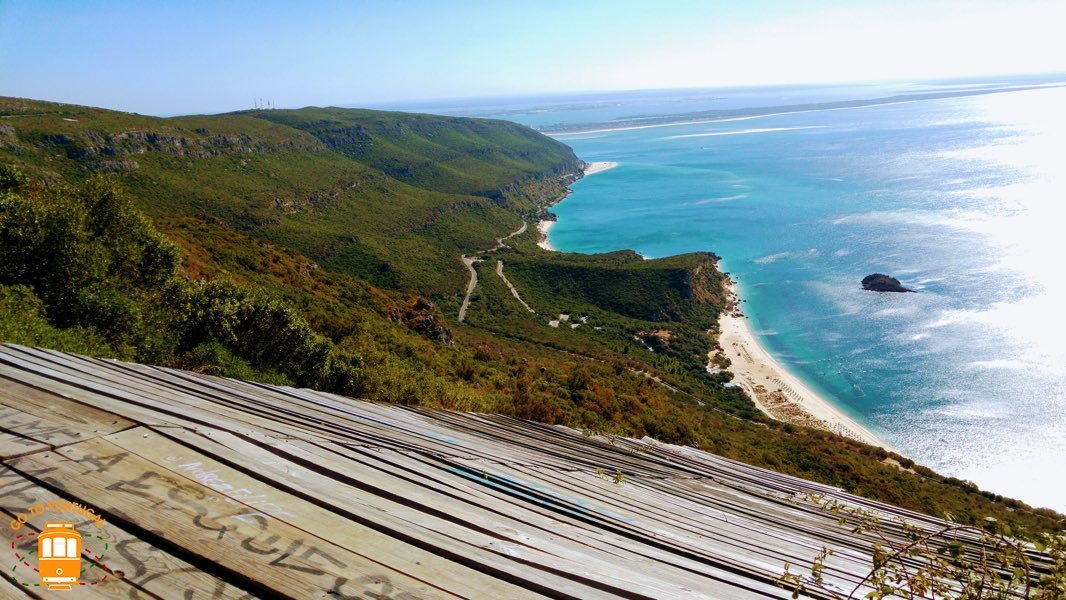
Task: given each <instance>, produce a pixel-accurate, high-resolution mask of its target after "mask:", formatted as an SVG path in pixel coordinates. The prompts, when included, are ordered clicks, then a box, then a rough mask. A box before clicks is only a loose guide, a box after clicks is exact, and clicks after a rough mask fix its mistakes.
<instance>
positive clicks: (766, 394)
mask: <svg viewBox="0 0 1066 600" xmlns="http://www.w3.org/2000/svg"><path fill="white" fill-rule="evenodd" d="M730 292H731V294H732V296H733V299H734V306H735V307H737V308H735V309H734V310H733V312H731V313H722V315H721V317H720V318H719V321H718V324H719V327H720V329H721V335H720V337H719V345H720V346H721V347H722V351H723V353H724V354H725V356H726V357H727V358H729V360H730V362H731V364H730V367H729V371H731V372H732V373H733V374H734V375H735V378H734V380H733V381H734V382H735V383H737V384H738V385H740V386H742V387H743V388H744V389H745V390H746V391H747V392H748V395H749V396H750V397H751V398H752V399H753V400H754V401H755V404H756V405H757V406H758V407H759V409H760V410H762V411H763V412H764V413H766V414H767V415H769V416H771V417H773V418H775V419H777V420H779V421H784V422H786V423H792V424H795V425H806V426H808V427H815V428H817V429H824V430H827V431H832V432H834V433H838V434H840V435H843V436H846V437H849V438H852V439H855V440H859V441H861V442H866V443H867V444H872V445H875V446H881V447H882V448H885V449H887V450H891V451H894V450H893V448H892V447H891V446H889V445H888V444H886V443H885V442H883V441H882V440H880V439H878V438H877V436H875V435H874V434H872V433H870V431H868V430H867V429H866V428H865V427H863V426H862V425H859V424H858V423H856V422H855V421H854V420H853V419H851V417H849V416H847V415H846V414H844V413H843V412H842V411H840V410H839V409H838V408H836V407H835V406H833V404H832V403H830V402H829V401H828V400H826V399H825V398H823V397H822V396H820V395H818V394H817V393H815V392H814V390H812V389H810V388H809V387H808V386H807V385H806V384H804V383H803V382H802V381H800V379H799V378H798V377H796V376H795V375H793V374H792V373H791V372H789V371H788V370H787V369H785V368H784V367H783V366H781V365H780V364H779V363H778V362H777V361H776V360H774V358H773V357H772V356H770V354H769V353H768V352H767V351H766V349H765V348H763V346H762V344H760V343H759V340H758V338H756V337H755V334H754V333H753V332H752V330H751V327H750V325H749V323H748V319H747V317H745V316H744V315H743V313H741V312H740V309H739V307H740V303H739V299H737V296H736V286H735V284H730ZM715 352H717V350H715V351H712V352H711V356H712V357H713V355H714V353H715ZM712 367H713V365H712Z"/></svg>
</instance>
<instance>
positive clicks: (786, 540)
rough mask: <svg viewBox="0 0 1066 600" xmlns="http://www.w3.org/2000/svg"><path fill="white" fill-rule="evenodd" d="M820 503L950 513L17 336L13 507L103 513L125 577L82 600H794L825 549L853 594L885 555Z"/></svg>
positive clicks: (718, 461)
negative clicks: (807, 498) (782, 580)
mask: <svg viewBox="0 0 1066 600" xmlns="http://www.w3.org/2000/svg"><path fill="white" fill-rule="evenodd" d="M619 474H620V475H621V477H618V476H617V475H619ZM807 493H816V494H826V495H830V496H832V497H834V498H837V499H838V500H840V501H842V502H845V503H848V504H849V505H852V506H862V507H865V508H867V509H869V510H872V511H876V512H877V513H878V514H881V515H884V516H886V517H890V516H892V515H899V516H903V517H905V518H907V519H908V520H909V521H911V522H913V523H918V524H922V525H924V526H927V527H935V526H937V524H938V523H939V522H938V521H937V520H935V519H931V518H929V517H925V516H922V515H916V514H914V513H909V512H907V511H902V510H900V509H897V508H895V507H890V506H885V505H881V504H878V503H876V502H871V501H867V500H864V499H861V498H857V497H854V496H850V495H848V494H846V493H844V492H842V491H841V490H837V489H835V488H832V487H829V486H824V485H820V484H815V483H812V482H808V481H804V480H801V479H797V478H794V477H789V476H785V475H781V474H778V473H773V472H770V471H765V470H763V469H758V468H754V467H751V466H749V465H745V464H743V463H740V462H737V461H733V460H729V459H725V458H722V457H718V456H714V455H710V454H707V453H704V452H700V451H698V450H695V449H692V448H683V447H678V446H669V445H664V444H660V443H658V442H655V441H654V440H650V439H644V440H631V439H619V438H611V437H605V436H584V435H582V434H581V433H580V432H577V431H575V430H572V429H568V428H565V427H557V426H548V425H543V424H539V423H532V422H528V421H522V420H520V419H515V418H511V417H505V416H500V415H485V414H474V413H458V412H448V411H439V410H429V409H418V408H404V407H394V406H385V405H377V404H370V403H366V402H360V401H356V400H351V399H348V398H343V397H340V396H336V395H333V394H326V393H321V392H315V391H311V390H303V389H291V388H279V387H274V386H269V385H262V384H253V383H247V382H237V381H231V380H226V379H221V378H217V377H206V376H202V375H197V374H195V373H187V372H181V371H175V370H171V369H162V368H156V367H148V366H144V365H133V364H125V363H118V362H114V361H106V360H98V359H91V358H84V357H78V356H73V355H69V354H63V353H58V352H53V351H46V350H37V349H31V348H23V347H18V346H5V345H0V497H2V498H3V500H2V501H0V517H4V516H5V515H10V514H12V512H13V511H17V510H19V507H20V506H22V505H24V504H25V503H28V502H33V501H36V500H35V499H37V498H41V497H46V496H48V495H52V496H55V495H60V496H63V497H69V498H71V499H74V500H76V501H79V502H83V503H86V504H89V505H91V506H94V507H96V508H97V509H98V510H102V511H104V512H105V513H106V516H107V518H108V521H109V523H110V525H109V528H110V530H111V531H110V533H108V534H107V536H108V537H107V542H108V543H109V544H111V545H112V546H113V547H116V548H119V547H121V548H122V549H123V551H124V553H119V555H113V558H112V560H113V565H117V566H113V565H112V564H109V565H108V566H109V567H112V568H113V569H118V567H121V569H118V570H122V571H123V572H124V575H125V579H123V580H121V581H120V580H117V579H116V580H115V581H114V582H113V583H112V584H111V585H113V587H110V588H98V589H96V590H93V591H90V592H86V593H88V594H100V593H102V592H103V591H111V592H113V591H116V590H117V591H119V592H121V593H120V594H119V595H122V596H128V597H153V596H154V597H161V598H169V597H181V596H186V597H190V598H199V597H221V598H238V597H242V596H245V595H248V594H251V595H257V596H285V597H299V598H307V597H335V596H338V597H348V596H353V597H354V596H360V597H363V596H370V597H390V598H402V597H468V598H524V597H534V596H539V595H545V596H553V597H572V598H599V597H627V598H706V597H713V598H722V599H734V598H735V599H738V600H739V599H742V598H766V597H787V596H788V592H786V591H785V590H783V589H781V588H778V587H776V586H775V585H774V578H775V577H776V576H778V575H780V573H781V571H782V569H783V565H784V563H785V562H786V561H787V562H791V563H793V564H797V563H803V562H805V561H809V560H810V558H811V557H812V556H814V554H815V553H816V552H817V551H818V550H819V549H821V548H822V547H823V546H830V547H833V548H835V549H837V550H838V553H837V555H835V556H833V557H832V558H831V559H830V560H829V561H828V563H827V569H826V577H827V581H828V582H829V583H830V584H831V585H835V586H837V587H838V588H839V589H848V590H850V589H851V587H852V586H854V585H855V584H856V583H857V582H858V581H859V580H861V579H862V576H863V575H864V574H865V569H868V568H869V545H868V544H869V542H868V541H864V540H862V539H857V538H856V537H855V536H852V535H850V534H848V532H847V531H846V530H845V529H844V528H842V527H840V526H839V525H838V524H837V520H836V518H835V516H833V515H830V514H827V513H824V512H822V511H821V510H819V508H818V507H817V506H814V505H812V504H810V503H808V502H803V501H800V500H798V498H799V497H801V496H803V495H804V494H807ZM884 523H885V527H886V535H890V536H893V535H902V531H901V530H900V528H899V527H898V526H897V525H895V524H894V521H892V520H891V519H889V518H886V520H885V521H884ZM0 525H2V524H0ZM0 566H2V562H0ZM20 589H21V590H25V589H26V588H25V587H24V586H16V585H15V584H14V583H13V582H12V581H11V578H10V577H8V578H6V579H3V580H0V594H4V593H6V592H8V591H11V590H16V591H17V590H20Z"/></svg>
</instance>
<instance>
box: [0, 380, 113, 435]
mask: <svg viewBox="0 0 1066 600" xmlns="http://www.w3.org/2000/svg"><path fill="white" fill-rule="evenodd" d="M0 404H4V405H7V406H10V407H12V408H17V409H18V410H21V411H23V412H25V413H29V414H32V415H36V416H38V417H41V418H46V419H49V420H52V421H62V422H63V423H66V424H68V425H70V426H72V427H75V428H77V429H78V430H79V431H82V432H83V433H95V434H102V435H106V434H108V433H114V432H115V431H119V430H121V429H126V428H128V427H130V426H132V425H133V424H132V423H131V422H130V421H128V420H126V419H124V418H123V417H121V416H119V415H117V414H115V413H110V412H107V411H102V410H99V409H96V408H94V407H92V406H88V405H86V404H82V403H78V402H73V401H71V400H68V399H66V398H63V397H62V396H58V395H56V394H53V393H50V392H47V391H44V390H40V389H37V388H33V387H30V386H28V385H23V384H22V383H20V382H17V381H11V380H5V381H4V382H3V384H2V385H0Z"/></svg>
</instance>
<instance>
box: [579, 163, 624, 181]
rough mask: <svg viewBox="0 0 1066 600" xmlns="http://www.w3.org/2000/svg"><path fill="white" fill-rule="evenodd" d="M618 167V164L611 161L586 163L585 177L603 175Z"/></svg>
mask: <svg viewBox="0 0 1066 600" xmlns="http://www.w3.org/2000/svg"><path fill="white" fill-rule="evenodd" d="M617 166H618V163H616V162H611V161H609V160H604V161H599V162H590V163H585V176H586V177H587V176H589V175H595V174H596V173H602V172H603V171H606V170H607V169H613V168H615V167H617Z"/></svg>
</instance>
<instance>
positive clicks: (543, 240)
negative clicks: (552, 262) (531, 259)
mask: <svg viewBox="0 0 1066 600" xmlns="http://www.w3.org/2000/svg"><path fill="white" fill-rule="evenodd" d="M554 225H555V221H541V222H540V223H537V231H539V232H540V241H539V242H537V245H538V246H540V247H541V248H544V249H545V250H550V251H551V252H555V251H556V250H555V248H553V247H552V245H551V244H550V243H548V231H549V230H551V228H552V226H554Z"/></svg>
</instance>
